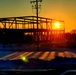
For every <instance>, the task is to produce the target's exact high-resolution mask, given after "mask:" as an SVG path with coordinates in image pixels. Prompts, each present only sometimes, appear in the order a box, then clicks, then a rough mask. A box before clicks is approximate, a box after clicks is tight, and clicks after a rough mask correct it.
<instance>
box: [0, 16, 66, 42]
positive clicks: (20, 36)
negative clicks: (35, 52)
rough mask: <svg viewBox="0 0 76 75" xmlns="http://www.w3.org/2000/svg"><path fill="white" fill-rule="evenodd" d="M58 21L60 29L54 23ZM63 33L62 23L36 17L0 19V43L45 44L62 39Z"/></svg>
mask: <svg viewBox="0 0 76 75" xmlns="http://www.w3.org/2000/svg"><path fill="white" fill-rule="evenodd" d="M56 21H58V22H59V23H60V25H61V26H60V28H59V29H57V28H55V26H54V23H55V22H56ZM64 33H65V27H64V21H61V20H55V19H50V18H44V17H38V28H37V17H36V16H20V17H7V18H0V42H10V43H11V42H13V43H14V42H22V41H23V42H30V41H33V42H36V41H39V42H46V41H49V40H55V39H56V38H62V37H63V34H64Z"/></svg>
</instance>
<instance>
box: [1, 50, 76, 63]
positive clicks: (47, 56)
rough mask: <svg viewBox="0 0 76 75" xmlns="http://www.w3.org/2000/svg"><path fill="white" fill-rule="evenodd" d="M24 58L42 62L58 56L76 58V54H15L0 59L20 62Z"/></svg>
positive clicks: (50, 52)
mask: <svg viewBox="0 0 76 75" xmlns="http://www.w3.org/2000/svg"><path fill="white" fill-rule="evenodd" d="M22 56H24V57H26V58H28V59H29V58H36V59H42V60H48V61H50V60H52V59H54V58H55V57H56V56H59V57H63V58H64V57H66V58H72V57H73V58H76V53H73V52H70V51H45V52H42V51H37V52H33V51H31V52H28V51H26V52H13V53H10V54H8V55H5V56H3V57H1V58H0V60H7V59H8V60H18V59H21V57H22Z"/></svg>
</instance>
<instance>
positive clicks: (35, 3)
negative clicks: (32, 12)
mask: <svg viewBox="0 0 76 75" xmlns="http://www.w3.org/2000/svg"><path fill="white" fill-rule="evenodd" d="M39 2H40V3H41V2H42V0H33V1H30V3H31V4H32V9H36V17H37V50H39V36H38V13H39V10H38V9H41V5H39Z"/></svg>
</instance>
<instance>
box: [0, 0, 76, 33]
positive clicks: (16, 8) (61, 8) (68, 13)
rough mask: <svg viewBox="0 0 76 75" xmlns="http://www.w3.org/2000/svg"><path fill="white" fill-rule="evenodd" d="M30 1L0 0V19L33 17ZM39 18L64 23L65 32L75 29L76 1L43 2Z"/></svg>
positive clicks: (57, 0)
mask: <svg viewBox="0 0 76 75" xmlns="http://www.w3.org/2000/svg"><path fill="white" fill-rule="evenodd" d="M30 1H31V0H0V17H10V16H13V17H15V16H31V15H34V16H35V14H34V13H35V12H34V13H33V12H32V7H31V4H30ZM41 5H42V7H41V12H40V13H39V16H42V17H46V18H47V17H48V18H51V19H58V20H63V21H65V31H66V32H70V31H71V30H73V29H76V8H75V7H76V0H43V1H42V3H41Z"/></svg>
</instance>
